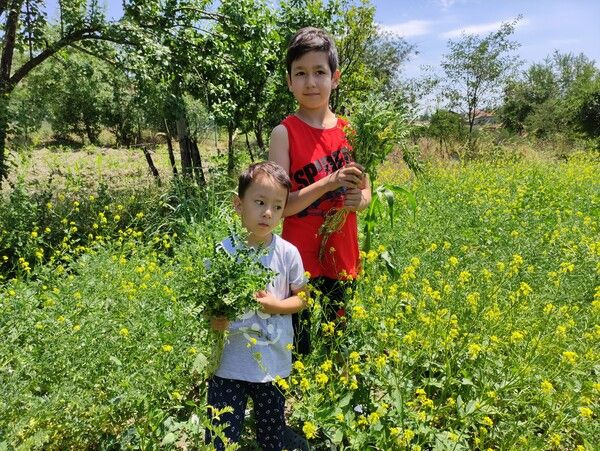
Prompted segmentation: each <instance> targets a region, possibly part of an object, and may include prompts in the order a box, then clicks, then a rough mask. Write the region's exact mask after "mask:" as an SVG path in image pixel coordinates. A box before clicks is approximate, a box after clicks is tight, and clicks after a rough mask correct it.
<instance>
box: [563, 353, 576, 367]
mask: <svg viewBox="0 0 600 451" xmlns="http://www.w3.org/2000/svg"><path fill="white" fill-rule="evenodd" d="M562 358H563V362H567V363H570V364H571V365H573V364H574V363H575V361H576V360H577V353H575V352H573V351H564V352H563V353H562Z"/></svg>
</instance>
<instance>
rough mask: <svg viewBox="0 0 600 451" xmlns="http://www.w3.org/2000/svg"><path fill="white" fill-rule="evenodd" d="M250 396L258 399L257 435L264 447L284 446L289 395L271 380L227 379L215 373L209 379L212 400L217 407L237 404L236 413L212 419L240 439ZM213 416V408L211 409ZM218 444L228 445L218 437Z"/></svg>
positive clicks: (233, 439)
mask: <svg viewBox="0 0 600 451" xmlns="http://www.w3.org/2000/svg"><path fill="white" fill-rule="evenodd" d="M248 397H250V398H252V401H253V402H254V415H255V418H256V439H257V441H258V444H259V446H260V447H261V448H262V449H263V450H282V449H283V437H284V431H285V418H284V405H285V397H284V396H283V394H282V393H281V391H280V390H279V389H278V388H277V387H276V386H275V385H274V384H273V383H271V382H246V381H240V380H236V379H225V378H221V377H218V376H213V377H212V378H211V379H209V381H208V404H209V405H210V406H213V407H215V408H216V409H222V408H224V407H226V406H230V407H232V408H233V412H232V413H225V414H222V415H220V418H219V419H216V418H213V420H212V423H213V424H215V425H222V424H225V423H229V426H228V427H227V428H225V430H224V432H225V436H226V437H227V438H228V439H229V440H230V441H231V442H234V443H235V442H238V441H239V439H240V436H241V434H242V431H243V430H244V414H245V411H246V403H247V401H248ZM208 414H209V416H212V412H211V410H210V409H209V412H208ZM206 442H207V444H208V443H210V442H211V434H210V431H207V433H206ZM215 447H216V448H217V449H218V450H222V449H224V448H225V447H224V445H223V442H222V441H221V440H220V439H219V438H216V439H215Z"/></svg>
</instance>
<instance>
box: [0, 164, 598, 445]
mask: <svg viewBox="0 0 600 451" xmlns="http://www.w3.org/2000/svg"><path fill="white" fill-rule="evenodd" d="M142 158H143V156H142ZM90 159H91V161H92V162H93V161H96V163H91V164H92V166H93V165H94V164H97V165H101V164H103V162H106V159H98V157H96V156H94V155H91V156H90ZM115 164H116V165H117V166H118V164H117V163H115ZM129 168H131V165H129ZM107 170H108V172H110V171H111V170H114V168H108V169H107ZM165 171H166V169H165ZM81 173H82V172H81V171H79V172H78V171H77V170H75V171H74V172H73V174H74V176H72V177H71V178H70V179H68V180H67V182H66V183H64V184H61V188H60V189H58V190H55V189H52V190H51V189H50V186H46V185H44V183H38V184H37V185H36V186H35V191H31V190H25V189H20V188H18V186H19V185H17V188H15V189H6V190H5V196H4V198H3V200H2V205H1V208H0V227H1V230H0V263H1V264H2V266H0V268H1V270H2V271H1V273H0V274H2V279H0V283H1V285H0V336H1V337H2V340H0V450H1V449H13V448H15V449H61V450H62V449H86V448H90V449H91V448H93V449H109V448H110V449H117V448H121V447H122V448H142V449H152V448H159V447H161V444H162V447H163V448H164V449H193V448H194V447H198V446H201V444H202V443H203V437H204V428H205V426H206V425H207V420H206V413H205V412H206V406H205V400H204V397H203V396H204V394H205V387H204V383H203V376H202V374H201V369H202V366H203V358H204V356H205V355H206V354H207V353H208V352H209V350H210V349H211V348H210V343H208V334H207V324H206V323H205V322H204V321H202V320H199V319H197V316H196V313H197V312H196V311H195V310H194V309H193V306H191V305H189V304H187V303H186V302H184V301H183V300H182V298H181V296H178V294H179V293H180V292H181V290H183V289H184V288H185V287H188V286H189V284H191V283H201V271H200V270H198V268H195V267H193V264H194V263H198V262H201V261H202V258H203V257H204V256H205V255H208V253H209V252H210V246H211V243H212V241H211V239H212V237H214V238H215V239H216V238H220V237H222V235H223V234H224V233H226V231H227V227H228V226H230V225H233V224H235V219H234V217H233V214H232V209H231V206H230V201H229V198H230V193H229V192H228V187H227V184H223V183H217V182H218V180H215V182H214V183H212V184H211V185H210V186H209V188H206V189H203V190H201V189H197V188H192V187H189V186H186V185H174V186H166V184H165V185H163V186H162V187H160V188H158V187H155V186H154V185H153V184H152V183H148V182H146V183H143V182H141V183H133V184H131V186H119V187H118V189H117V188H116V187H114V186H112V183H111V182H110V181H109V180H108V179H107V180H105V181H104V182H105V183H86V182H85V180H84V179H85V178H86V177H84V176H82V175H81ZM78 174H79V175H78ZM165 174H166V172H165ZM598 174H600V162H599V161H598V159H597V158H593V157H590V156H589V155H588V156H586V155H584V154H578V153H575V154H573V155H572V156H570V157H569V159H568V161H560V162H557V161H552V160H548V159H542V158H538V159H533V158H527V159H522V158H513V159H505V160H501V161H498V162H494V163H492V162H470V163H465V164H458V163H455V164H451V163H444V164H430V165H428V166H426V168H425V170H424V172H423V174H422V175H420V176H419V177H415V176H413V175H411V174H410V173H409V172H408V171H407V170H406V169H405V168H404V166H401V165H400V164H397V165H395V164H392V163H387V164H386V165H384V167H383V168H382V169H381V171H380V179H381V181H382V182H386V183H396V184H400V185H403V186H405V187H406V188H408V189H410V190H411V191H413V192H414V194H415V197H416V201H417V209H416V212H415V214H414V215H413V213H412V212H411V211H410V210H409V209H408V208H406V207H405V206H404V205H403V204H402V200H401V199H398V202H397V203H396V205H395V215H394V216H395V217H394V221H393V222H391V221H390V220H389V218H388V216H387V213H385V212H384V213H385V214H384V216H382V218H381V221H380V222H379V224H378V227H377V229H376V235H375V237H374V240H373V249H372V250H371V251H370V252H369V253H367V254H365V255H364V257H363V262H364V270H363V273H362V275H361V276H360V278H359V280H358V283H357V286H356V290H355V291H354V292H353V293H352V296H351V298H352V300H351V302H350V305H349V306H348V310H349V312H350V314H351V320H350V321H349V322H348V324H347V326H346V327H345V328H344V329H339V328H338V329H334V328H333V325H331V324H328V323H324V322H322V321H321V308H320V305H321V303H322V301H323V299H321V297H320V295H319V294H318V293H316V294H315V295H314V297H313V298H312V299H311V300H310V301H309V304H310V308H311V313H312V315H313V331H312V333H313V341H314V343H315V351H314V352H313V354H311V356H310V357H308V358H306V359H304V360H303V361H298V362H296V363H295V365H294V368H295V369H294V372H293V374H292V376H291V377H290V378H288V379H287V380H281V381H280V382H279V384H280V386H281V387H282V389H283V390H285V391H286V392H287V393H288V395H287V396H288V399H289V406H290V412H289V418H288V419H289V423H290V424H291V425H292V426H294V427H296V428H297V429H299V430H303V431H304V434H305V435H306V436H307V437H309V439H310V442H311V443H312V444H313V445H314V446H315V447H316V448H317V449H318V448H320V447H325V446H327V443H328V442H332V443H335V444H336V445H337V446H338V449H341V448H346V449H355V450H365V449H381V450H390V449H413V450H418V449H423V450H426V449H437V450H445V449H448V450H463V449H482V450H483V449H498V450H500V449H502V450H504V449H539V450H548V449H556V450H559V449H560V450H563V449H569V450H573V449H577V450H594V449H598V448H599V447H600V439H599V437H600V422H599V421H598V417H599V415H600V401H599V400H600V351H599V350H600V177H598ZM144 177H145V176H144ZM215 177H220V176H218V174H217V175H215ZM117 178H118V177H117ZM142 179H143V177H142ZM69 180H70V181H69ZM110 180H112V179H110ZM219 180H220V179H219ZM96 182H98V180H96ZM100 182H102V180H100ZM217 186H218V187H220V188H219V189H217V188H216V187H217ZM229 186H230V185H229ZM251 436H252V434H251V433H249V434H248V437H251ZM245 445H246V446H252V443H251V439H250V438H248V440H247V443H246V444H245Z"/></svg>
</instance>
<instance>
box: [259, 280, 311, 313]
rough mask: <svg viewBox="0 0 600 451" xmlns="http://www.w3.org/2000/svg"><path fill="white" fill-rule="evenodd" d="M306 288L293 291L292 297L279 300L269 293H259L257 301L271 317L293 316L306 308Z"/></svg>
mask: <svg viewBox="0 0 600 451" xmlns="http://www.w3.org/2000/svg"><path fill="white" fill-rule="evenodd" d="M305 290H306V288H305V287H302V288H300V289H299V290H292V296H290V297H289V298H285V299H282V300H281V301H280V300H277V299H276V298H275V296H273V295H272V294H271V293H269V292H268V291H259V292H258V293H256V300H257V301H258V302H259V304H260V305H261V306H262V311H263V312H265V313H270V314H271V315H291V314H292V313H296V312H299V311H300V310H302V309H304V308H305V307H306V301H305V300H304V299H306V296H305V295H304V292H305Z"/></svg>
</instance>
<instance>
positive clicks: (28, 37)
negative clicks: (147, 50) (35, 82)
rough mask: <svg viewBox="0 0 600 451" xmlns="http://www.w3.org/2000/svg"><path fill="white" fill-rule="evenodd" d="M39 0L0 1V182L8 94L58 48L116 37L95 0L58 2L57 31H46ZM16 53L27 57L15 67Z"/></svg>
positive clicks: (0, 181) (3, 172)
mask: <svg viewBox="0 0 600 451" xmlns="http://www.w3.org/2000/svg"><path fill="white" fill-rule="evenodd" d="M42 6H43V1H41V0H3V1H1V2H0V30H1V31H2V32H3V34H2V35H1V36H0V38H1V55H0V186H1V183H2V179H4V178H6V175H7V167H6V162H5V160H6V157H5V147H6V138H7V128H8V120H9V117H8V111H9V102H10V96H11V94H12V93H13V91H14V89H15V87H16V86H17V84H18V83H19V82H21V81H22V80H23V79H24V78H25V77H27V76H28V75H29V74H30V73H31V71H32V70H33V69H34V68H36V67H38V66H39V65H40V64H42V63H43V62H44V61H46V60H47V59H48V58H50V57H51V56H53V55H54V54H56V53H57V52H59V51H60V50H62V49H64V48H66V47H68V46H71V45H73V44H75V43H77V42H81V41H84V40H100V39H112V40H115V39H117V36H116V34H112V29H111V27H112V25H111V24H110V23H108V22H107V21H106V20H105V17H104V14H103V12H102V11H101V10H100V8H99V7H98V3H97V2H96V1H92V2H89V3H86V2H84V3H82V2H81V1H78V0H63V1H62V2H59V8H60V18H61V23H60V32H59V33H58V36H56V35H55V34H54V33H53V32H51V31H49V28H48V27H47V21H46V17H45V14H44V12H43V9H42ZM17 54H21V55H25V54H27V55H28V57H27V58H24V59H23V62H22V63H20V64H19V65H18V66H17V67H16V68H13V63H14V62H15V61H16V59H15V57H16V55H17Z"/></svg>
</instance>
